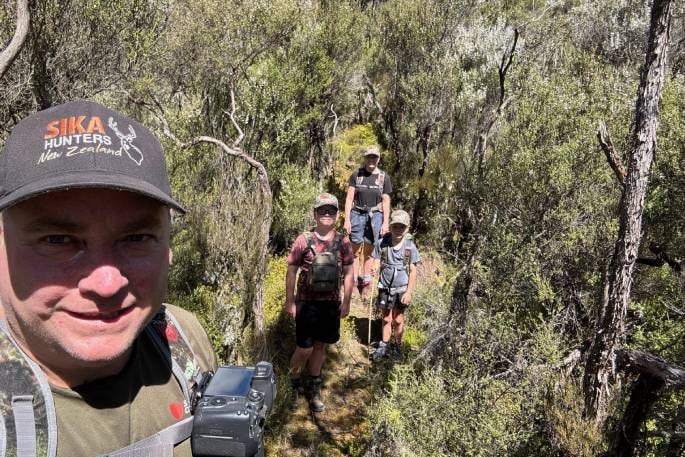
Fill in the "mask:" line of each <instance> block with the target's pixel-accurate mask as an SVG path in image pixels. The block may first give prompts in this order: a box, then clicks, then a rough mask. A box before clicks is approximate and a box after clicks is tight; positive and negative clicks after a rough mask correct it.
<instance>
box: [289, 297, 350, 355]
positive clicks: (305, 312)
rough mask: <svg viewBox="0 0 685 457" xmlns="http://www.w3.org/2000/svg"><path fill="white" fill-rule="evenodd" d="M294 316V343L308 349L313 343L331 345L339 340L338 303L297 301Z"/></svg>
mask: <svg viewBox="0 0 685 457" xmlns="http://www.w3.org/2000/svg"><path fill="white" fill-rule="evenodd" d="M296 306H297V313H296V314H295V341H296V343H297V346H298V347H301V348H310V347H312V346H313V345H314V341H319V342H321V343H326V344H333V343H337V342H338V340H339V339H340V302H339V301H313V300H312V301H309V300H304V301H298V302H297V305H296Z"/></svg>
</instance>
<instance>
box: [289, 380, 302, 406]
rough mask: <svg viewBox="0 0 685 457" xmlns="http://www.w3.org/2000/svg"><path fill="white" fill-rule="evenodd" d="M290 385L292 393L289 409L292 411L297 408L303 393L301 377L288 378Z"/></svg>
mask: <svg viewBox="0 0 685 457" xmlns="http://www.w3.org/2000/svg"><path fill="white" fill-rule="evenodd" d="M290 385H291V387H292V389H293V393H294V395H293V402H292V404H291V405H290V409H292V410H293V411H294V410H296V409H297V405H298V404H299V400H300V398H301V397H302V396H303V395H304V384H303V383H302V378H290Z"/></svg>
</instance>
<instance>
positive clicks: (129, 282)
mask: <svg viewBox="0 0 685 457" xmlns="http://www.w3.org/2000/svg"><path fill="white" fill-rule="evenodd" d="M169 226H170V221H169V210H168V209H167V207H166V206H164V205H162V204H161V203H159V202H157V201H156V200H153V199H150V198H147V197H144V196H142V195H138V194H135V193H131V192H124V191H115V190H109V189H76V190H68V191H61V192H52V193H47V194H44V195H41V196H38V197H35V198H32V199H30V200H27V201H25V202H21V203H18V204H17V205H15V206H12V207H10V208H8V209H6V210H5V211H3V213H2V225H1V232H0V299H1V300H2V304H3V305H4V308H5V317H6V319H7V322H8V324H9V325H10V328H11V329H12V332H13V334H14V335H15V337H16V338H17V340H18V341H19V343H20V344H21V345H22V346H23V347H24V349H25V350H27V351H28V352H29V353H30V354H31V355H32V356H33V357H34V358H36V359H37V360H38V361H39V362H40V363H41V364H42V365H45V366H47V367H48V368H50V369H51V370H53V371H55V372H58V371H59V370H63V371H66V372H68V371H69V370H81V371H82V370H84V369H88V368H97V367H105V366H107V365H108V364H111V363H112V362H121V361H122V359H123V360H124V361H125V360H126V359H127V357H128V354H129V350H130V348H131V346H132V344H133V341H134V340H135V338H136V336H137V335H138V334H139V332H140V331H141V329H142V328H143V327H144V326H145V325H146V324H147V322H148V321H149V320H150V319H151V318H152V316H153V315H154V314H155V312H156V311H157V310H158V309H159V307H160V305H161V303H162V300H163V298H164V293H165V291H166V280H167V272H168V268H169V262H170V250H169Z"/></svg>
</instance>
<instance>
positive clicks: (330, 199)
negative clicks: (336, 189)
mask: <svg viewBox="0 0 685 457" xmlns="http://www.w3.org/2000/svg"><path fill="white" fill-rule="evenodd" d="M322 206H334V207H335V209H338V199H337V198H335V195H331V194H328V193H323V194H319V195H317V196H316V198H315V199H314V209H316V208H321V207H322Z"/></svg>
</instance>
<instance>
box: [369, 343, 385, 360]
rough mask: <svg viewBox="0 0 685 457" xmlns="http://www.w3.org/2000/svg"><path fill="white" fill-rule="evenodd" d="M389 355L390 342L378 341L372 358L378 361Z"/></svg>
mask: <svg viewBox="0 0 685 457" xmlns="http://www.w3.org/2000/svg"><path fill="white" fill-rule="evenodd" d="M387 355H388V344H387V343H384V342H383V341H381V342H380V343H378V349H376V350H375V351H373V354H371V359H372V360H373V361H374V362H377V361H379V360H380V359H382V358H383V357H385V356H387Z"/></svg>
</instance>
